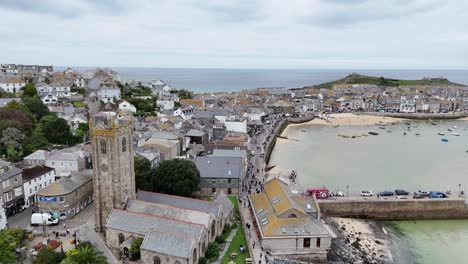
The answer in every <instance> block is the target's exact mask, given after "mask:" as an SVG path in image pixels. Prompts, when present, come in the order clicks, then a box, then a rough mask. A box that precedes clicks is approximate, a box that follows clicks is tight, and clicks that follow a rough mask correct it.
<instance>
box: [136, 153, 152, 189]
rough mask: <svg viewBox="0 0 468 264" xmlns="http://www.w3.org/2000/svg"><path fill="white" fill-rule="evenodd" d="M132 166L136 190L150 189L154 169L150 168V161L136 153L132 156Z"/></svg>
mask: <svg viewBox="0 0 468 264" xmlns="http://www.w3.org/2000/svg"><path fill="white" fill-rule="evenodd" d="M134 167H135V184H136V188H137V190H143V191H152V190H153V181H152V177H153V174H154V170H153V169H152V168H151V162H150V161H149V160H148V159H147V158H144V157H140V156H138V155H136V156H135V158H134Z"/></svg>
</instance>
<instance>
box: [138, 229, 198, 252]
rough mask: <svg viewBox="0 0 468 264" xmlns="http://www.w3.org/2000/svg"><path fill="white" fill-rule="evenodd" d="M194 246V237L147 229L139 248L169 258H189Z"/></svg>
mask: <svg viewBox="0 0 468 264" xmlns="http://www.w3.org/2000/svg"><path fill="white" fill-rule="evenodd" d="M195 246H196V240H195V238H194V237H191V236H184V235H181V234H176V233H170V232H167V231H162V230H157V229H149V230H148V232H147V233H146V235H145V239H144V240H143V243H142V244H141V247H140V248H141V249H143V250H148V251H153V252H158V253H162V254H167V255H171V256H176V257H181V258H190V256H191V254H192V249H193V248H194V247H195Z"/></svg>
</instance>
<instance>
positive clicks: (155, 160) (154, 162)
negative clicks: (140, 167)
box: [135, 147, 161, 168]
mask: <svg viewBox="0 0 468 264" xmlns="http://www.w3.org/2000/svg"><path fill="white" fill-rule="evenodd" d="M135 154H136V155H138V156H140V157H143V158H146V159H147V160H149V162H150V163H151V167H152V168H156V166H158V164H159V162H161V152H160V151H159V148H158V147H153V148H146V149H144V148H140V149H136V150H135Z"/></svg>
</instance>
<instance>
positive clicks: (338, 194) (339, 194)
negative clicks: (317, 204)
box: [336, 191, 346, 197]
mask: <svg viewBox="0 0 468 264" xmlns="http://www.w3.org/2000/svg"><path fill="white" fill-rule="evenodd" d="M336 196H338V197H345V196H346V194H345V193H344V192H342V191H338V192H337V193H336Z"/></svg>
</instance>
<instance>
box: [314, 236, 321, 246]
mask: <svg viewBox="0 0 468 264" xmlns="http://www.w3.org/2000/svg"><path fill="white" fill-rule="evenodd" d="M315 246H316V247H318V248H319V247H320V237H317V244H316V245H315Z"/></svg>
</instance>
